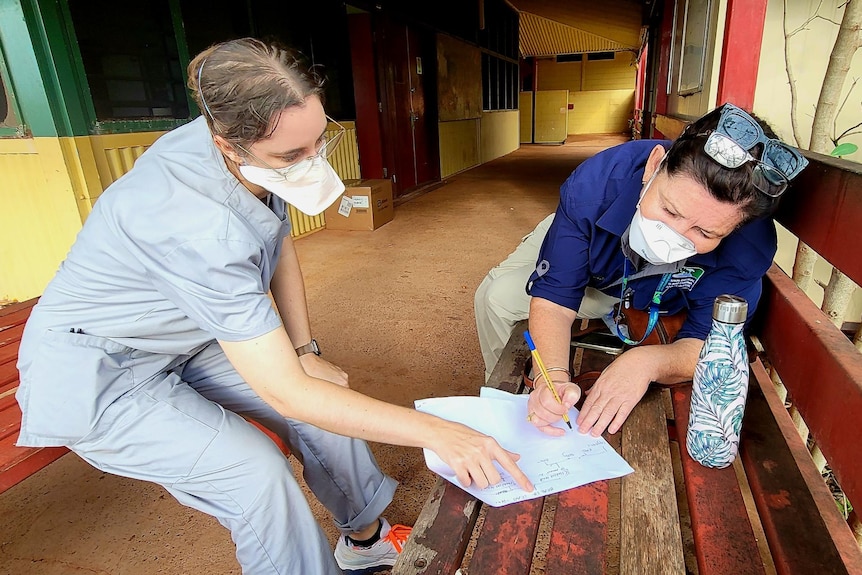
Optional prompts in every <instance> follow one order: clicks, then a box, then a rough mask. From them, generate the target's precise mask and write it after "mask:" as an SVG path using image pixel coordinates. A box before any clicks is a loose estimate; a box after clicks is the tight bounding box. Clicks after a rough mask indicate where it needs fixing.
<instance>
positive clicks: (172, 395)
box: [71, 343, 396, 575]
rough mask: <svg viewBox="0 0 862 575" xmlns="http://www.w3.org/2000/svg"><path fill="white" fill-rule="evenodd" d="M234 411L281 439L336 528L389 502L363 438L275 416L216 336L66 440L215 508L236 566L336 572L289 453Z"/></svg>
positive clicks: (305, 574)
mask: <svg viewBox="0 0 862 575" xmlns="http://www.w3.org/2000/svg"><path fill="white" fill-rule="evenodd" d="M174 363H179V362H174ZM171 367H173V368H172V369H171ZM237 414H242V415H244V416H247V417H249V418H253V419H256V420H257V421H259V422H261V423H262V424H264V425H265V426H266V427H268V428H269V429H271V430H273V431H274V432H275V433H276V434H277V435H279V436H280V437H281V438H282V439H283V440H284V442H285V443H286V444H287V445H288V446H290V449H291V452H292V454H293V455H294V456H296V458H297V459H299V460H300V461H301V462H302V464H303V475H304V478H305V480H306V482H307V483H308V486H309V487H310V489H311V490H312V491H313V492H314V494H315V496H316V497H317V498H318V499H319V500H320V501H321V503H323V505H324V506H326V508H327V509H328V510H329V511H330V512H331V513H332V515H333V518H334V520H335V523H336V525H337V526H338V528H339V529H340V530H341V531H342V532H345V533H347V532H351V531H355V530H359V529H361V528H362V527H365V526H367V525H369V524H371V523H372V522H373V521H374V520H375V519H377V517H378V516H380V515H381V513H382V512H383V510H384V509H385V508H386V506H387V505H389V503H390V502H391V500H392V496H393V494H394V492H395V487H396V482H395V481H394V480H393V479H391V478H390V477H387V476H385V475H383V473H382V472H381V471H380V470H379V468H378V466H377V462H376V461H375V460H374V456H373V455H372V454H371V451H370V450H369V448H368V446H367V445H366V443H365V442H364V441H361V440H357V439H351V438H348V437H344V436H341V435H337V434H334V433H329V432H326V431H322V430H320V429H318V428H316V427H314V426H312V425H309V424H306V423H302V422H299V421H295V420H290V419H285V418H284V417H282V416H281V415H279V414H278V413H277V412H276V411H275V410H273V409H272V408H271V407H269V405H268V404H266V403H265V402H264V401H263V400H261V399H260V398H259V397H258V396H257V394H256V393H255V392H254V391H252V390H251V388H250V387H249V386H248V385H247V384H246V383H245V382H244V381H242V380H241V379H240V377H239V374H237V372H236V371H235V370H234V369H233V367H232V366H231V364H230V362H229V361H228V360H227V358H226V357H225V355H224V353H223V352H222V350H221V347H220V346H219V345H218V344H217V343H213V344H211V345H209V346H208V347H206V348H205V349H204V350H203V351H201V352H200V353H198V354H196V355H195V356H193V357H192V358H191V359H189V360H188V361H187V362H185V363H179V365H175V366H168V369H166V370H163V371H161V372H160V373H159V374H158V375H156V376H155V377H152V378H149V379H148V380H146V381H145V382H144V383H142V384H140V385H138V387H137V388H136V389H135V390H133V391H132V392H130V393H128V394H125V395H124V396H122V397H121V398H119V399H118V400H117V401H115V402H113V403H112V404H111V405H110V406H109V407H108V409H107V410H106V411H105V413H104V414H103V415H102V417H101V418H100V420H99V425H98V426H97V428H96V429H94V430H93V432H92V433H90V434H88V435H87V436H86V437H85V438H83V439H81V440H80V441H77V442H76V443H74V444H73V445H72V446H71V449H72V450H73V451H74V452H75V453H77V454H78V455H80V456H81V457H82V458H83V459H84V460H86V461H87V462H89V463H90V464H92V465H93V466H94V467H96V468H98V469H100V470H103V471H106V472H109V473H114V474H117V475H122V476H126V477H132V478H135V479H143V480H146V481H152V482H155V483H158V484H160V485H162V486H164V487H165V489H167V490H168V491H169V492H170V493H171V494H172V495H173V496H174V497H176V499H177V500H178V501H179V502H180V503H182V504H184V505H187V506H189V507H192V508H194V509H198V510H200V511H203V512H205V513H208V514H210V515H213V516H214V517H216V518H217V519H218V520H219V522H220V523H221V524H222V525H224V526H225V527H227V528H228V529H230V531H231V536H232V538H233V541H234V543H235V544H236V557H237V560H238V561H239V563H240V565H241V566H242V571H243V573H244V574H253V575H259V574H260V575H262V574H267V575H268V574H276V573H278V574H282V575H284V574H288V575H293V574H302V575H316V574H339V575H340V574H341V570H340V569H339V568H338V566H337V565H336V563H335V560H334V558H333V555H332V550H331V548H330V546H329V543H328V541H327V540H326V537H325V536H324V534H323V531H322V530H321V529H320V526H319V525H318V524H317V521H316V520H315V518H314V516H313V515H312V514H311V510H310V508H309V506H308V503H307V502H306V500H305V497H304V495H303V493H302V491H301V489H300V488H299V486H298V485H297V483H296V481H295V480H294V477H293V473H292V471H291V467H290V464H289V462H288V460H287V459H286V458H285V457H284V455H283V454H282V453H281V451H280V450H279V449H278V448H277V447H276V446H275V444H274V443H273V442H272V441H271V440H270V439H269V438H268V437H266V435H264V434H263V433H261V432H260V431H259V430H258V429H256V428H255V427H254V426H252V425H251V424H249V423H248V422H246V421H245V420H244V419H243V418H242V417H240V416H239V415H237Z"/></svg>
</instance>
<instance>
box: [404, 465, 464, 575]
mask: <svg viewBox="0 0 862 575" xmlns="http://www.w3.org/2000/svg"><path fill="white" fill-rule="evenodd" d="M479 506H480V502H479V501H477V500H476V499H475V498H474V497H473V496H472V495H470V494H468V493H467V492H466V491H464V490H463V489H459V488H458V487H455V486H454V485H452V484H451V483H449V482H447V481H444V480H442V479H438V480H437V483H436V485H435V486H434V489H433V490H432V491H431V494H430V495H429V496H428V499H427V500H426V501H425V506H424V507H423V508H422V512H421V513H420V514H419V519H418V520H417V522H416V523H415V524H414V526H413V532H412V533H411V534H410V541H409V542H408V547H409V549H408V548H405V550H404V552H403V553H402V554H401V556H400V557H399V558H398V561H397V562H396V564H395V566H394V567H393V569H392V575H420V574H430V573H434V574H435V575H454V573H455V571H456V570H457V569H459V568H460V567H461V561H462V559H463V558H464V552H465V551H466V550H467V544H468V543H469V542H470V535H471V534H472V532H473V526H474V525H475V524H476V518H477V517H478V516H479ZM471 573H472V571H471Z"/></svg>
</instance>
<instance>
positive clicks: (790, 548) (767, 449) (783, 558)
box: [740, 361, 862, 575]
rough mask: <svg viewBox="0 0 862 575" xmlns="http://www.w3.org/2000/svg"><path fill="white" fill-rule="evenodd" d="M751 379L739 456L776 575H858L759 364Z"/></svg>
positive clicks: (853, 550)
mask: <svg viewBox="0 0 862 575" xmlns="http://www.w3.org/2000/svg"><path fill="white" fill-rule="evenodd" d="M752 375H753V376H754V377H753V378H752V384H751V385H750V387H749V396H748V404H747V407H746V412H745V418H744V419H743V424H742V439H741V446H740V455H741V457H742V461H743V464H744V466H745V471H746V474H747V476H748V482H749V484H750V486H751V491H752V495H753V497H754V501H755V504H756V506H757V510H758V513H759V514H760V519H761V523H762V524H763V530H764V532H765V533H766V539H767V541H768V542H769V549H770V551H771V553H772V557H773V559H774V562H775V568H776V570H777V572H778V574H779V575H809V574H810V573H830V574H843V573H848V574H853V575H860V574H862V553H860V551H859V548H858V546H857V545H856V541H855V539H854V538H853V534H852V533H851V532H850V529H849V527H847V524H846V523H844V521H843V519H842V518H841V516H840V515H839V514H838V510H837V508H836V506H835V504H834V501H832V499H831V495H830V494H829V490H828V489H827V487H826V484H825V483H824V482H823V480H822V479H821V478H820V477H819V476H818V474H817V470H816V468H815V467H814V465H813V463H812V462H811V458H810V456H809V454H808V451H807V449H806V448H805V446H804V445H803V444H802V440H801V438H800V437H799V434H798V433H797V431H796V429H795V427H794V426H793V423H792V421H791V420H790V416H789V415H788V414H787V411H786V409H785V408H784V405H783V403H782V402H781V400H780V399H779V398H778V396H777V394H776V393H775V389H774V387H773V384H772V382H771V380H770V379H769V375H768V374H767V373H766V370H765V369H764V368H763V365H762V364H761V363H760V362H759V361H757V362H755V363H754V364H752ZM806 473H807V474H808V480H806V476H805V475H806ZM818 501H819V503H818Z"/></svg>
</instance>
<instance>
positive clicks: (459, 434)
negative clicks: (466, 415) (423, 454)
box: [428, 420, 534, 491]
mask: <svg viewBox="0 0 862 575" xmlns="http://www.w3.org/2000/svg"><path fill="white" fill-rule="evenodd" d="M440 422H441V423H440V424H439V426H438V427H437V429H436V430H435V431H436V432H437V433H435V434H434V435H435V437H434V440H433V441H432V444H431V445H429V446H428V447H429V449H431V450H432V451H433V452H434V453H436V454H437V455H438V456H439V457H440V459H442V460H443V461H444V462H445V463H446V465H448V466H449V467H451V468H452V470H453V471H454V472H455V476H456V477H457V478H458V482H459V483H460V484H461V485H462V486H464V487H468V486H469V485H470V484H471V483H475V484H476V487H478V488H480V489H484V488H486V487H488V486H489V485H495V484H497V483H499V482H500V480H501V479H502V478H501V477H500V473H499V472H498V471H497V468H496V467H495V466H494V463H493V462H494V461H496V462H497V463H499V464H500V467H502V468H503V469H505V470H506V471H507V472H508V473H509V474H510V475H511V476H512V478H513V479H514V480H515V482H516V483H517V484H518V485H519V486H520V487H521V489H523V490H524V491H533V489H534V487H533V484H532V483H531V482H530V480H529V479H527V476H526V475H524V472H523V471H521V469H520V468H519V467H518V465H517V464H516V463H515V462H516V461H518V460H519V459H520V458H521V456H520V455H518V454H517V453H512V452H511V451H507V450H505V449H503V448H502V447H501V446H500V444H499V443H497V441H496V440H495V439H494V438H493V437H490V436H488V435H484V434H482V433H479V432H478V431H475V430H473V429H471V428H469V427H467V426H465V425H461V424H460V423H454V422H451V421H446V420H440Z"/></svg>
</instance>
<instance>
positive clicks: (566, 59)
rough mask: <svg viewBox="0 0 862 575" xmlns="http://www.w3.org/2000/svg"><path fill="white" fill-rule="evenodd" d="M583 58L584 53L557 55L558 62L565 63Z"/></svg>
mask: <svg viewBox="0 0 862 575" xmlns="http://www.w3.org/2000/svg"><path fill="white" fill-rule="evenodd" d="M583 59H584V55H583V54H560V55H558V56H557V63H558V64H563V63H566V62H580V61H582V60H583Z"/></svg>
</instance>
